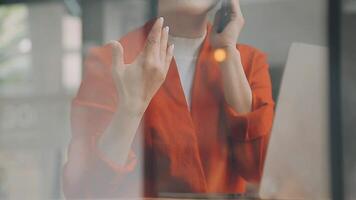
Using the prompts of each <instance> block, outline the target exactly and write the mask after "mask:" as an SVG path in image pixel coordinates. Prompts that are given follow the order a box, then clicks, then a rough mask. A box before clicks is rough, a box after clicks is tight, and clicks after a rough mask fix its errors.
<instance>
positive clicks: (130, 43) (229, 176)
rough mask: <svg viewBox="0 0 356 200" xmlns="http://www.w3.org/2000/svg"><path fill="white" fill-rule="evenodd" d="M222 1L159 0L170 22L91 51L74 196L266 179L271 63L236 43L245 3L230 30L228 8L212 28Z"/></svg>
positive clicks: (76, 119) (208, 187) (75, 110)
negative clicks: (223, 21)
mask: <svg viewBox="0 0 356 200" xmlns="http://www.w3.org/2000/svg"><path fill="white" fill-rule="evenodd" d="M218 2H219V1H218V0H194V1H191V0H180V1H177V0H159V1H158V3H159V8H158V13H159V15H160V16H161V17H159V18H158V19H156V20H152V21H149V22H148V23H146V24H145V25H144V26H143V27H142V28H139V29H137V30H135V31H133V32H130V33H128V34H127V35H126V36H124V37H123V38H121V40H120V41H119V42H118V41H113V42H111V43H110V44H108V45H105V46H103V47H99V48H95V49H93V50H92V51H91V54H90V55H89V56H88V58H87V59H86V62H85V66H86V69H85V70H86V72H85V76H84V78H83V81H82V84H81V87H80V90H79V92H78V94H77V96H76V98H75V99H74V101H73V105H72V131H73V137H72V140H71V144H70V147H69V154H68V155H69V156H68V162H67V163H66V165H65V167H64V176H63V181H64V192H65V194H66V196H67V197H68V198H106V197H120V196H131V195H134V194H133V193H135V192H137V188H139V187H142V190H143V191H142V192H143V194H142V195H143V196H157V195H158V194H159V193H165V192H175V193H179V192H182V193H184V192H188V193H215V194H216V193H244V192H245V184H246V182H257V183H258V181H259V179H260V178H261V173H262V166H263V161H264V155H265V150H266V146H267V141H268V137H269V133H270V129H271V125H272V119H273V107H274V102H273V99H272V95H271V82H270V77H269V73H268V64H267V60H266V56H265V54H263V53H262V52H260V51H259V50H257V49H255V48H253V47H250V46H247V45H242V44H238V45H236V39H238V37H239V34H240V32H241V30H242V27H243V25H244V19H243V16H242V14H241V10H240V6H239V1H238V0H230V4H231V10H230V11H229V12H230V16H231V17H230V21H228V23H227V25H226V26H225V28H224V29H223V31H222V32H219V33H218V31H217V28H216V27H218V24H219V22H220V21H221V20H220V19H221V13H220V12H218V13H217V15H216V17H215V22H214V24H213V26H211V25H210V23H209V22H208V14H209V11H210V10H212V8H214V7H215V6H216V4H217V3H218ZM174 45H175V46H174ZM174 49H175V51H174ZM217 50H218V51H217ZM173 55H174V59H173ZM172 60H173V61H172Z"/></svg>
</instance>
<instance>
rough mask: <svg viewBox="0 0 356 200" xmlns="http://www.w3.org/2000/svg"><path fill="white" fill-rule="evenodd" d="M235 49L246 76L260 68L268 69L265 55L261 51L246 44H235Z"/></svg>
mask: <svg viewBox="0 0 356 200" xmlns="http://www.w3.org/2000/svg"><path fill="white" fill-rule="evenodd" d="M236 48H237V49H238V50H239V52H240V56H241V61H242V64H243V66H244V70H245V72H246V73H247V74H251V73H253V71H256V70H259V69H260V68H268V58H267V54H266V53H265V52H263V51H262V50H260V49H258V48H256V47H253V46H251V45H247V44H237V45H236Z"/></svg>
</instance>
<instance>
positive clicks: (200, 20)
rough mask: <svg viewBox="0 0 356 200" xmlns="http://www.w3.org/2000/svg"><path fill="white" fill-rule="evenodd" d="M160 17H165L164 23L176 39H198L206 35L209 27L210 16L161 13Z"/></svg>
mask: <svg viewBox="0 0 356 200" xmlns="http://www.w3.org/2000/svg"><path fill="white" fill-rule="evenodd" d="M159 16H162V17H164V23H165V25H166V26H169V28H170V29H169V32H170V35H172V36H174V37H185V38H198V37H202V36H204V35H205V32H206V27H207V25H208V15H207V14H203V15H198V16H197V15H194V16H189V15H184V14H180V13H164V12H160V11H159Z"/></svg>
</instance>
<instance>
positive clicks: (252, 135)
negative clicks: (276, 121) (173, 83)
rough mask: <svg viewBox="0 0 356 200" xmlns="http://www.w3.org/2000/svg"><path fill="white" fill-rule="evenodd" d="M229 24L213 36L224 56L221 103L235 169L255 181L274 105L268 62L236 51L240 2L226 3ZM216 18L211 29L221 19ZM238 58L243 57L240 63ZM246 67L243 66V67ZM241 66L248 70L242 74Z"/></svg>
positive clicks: (241, 23)
mask: <svg viewBox="0 0 356 200" xmlns="http://www.w3.org/2000/svg"><path fill="white" fill-rule="evenodd" d="M229 4H230V6H231V11H230V12H231V13H230V21H229V23H228V24H227V25H226V27H225V28H224V29H223V31H222V32H221V33H218V32H214V33H213V34H212V36H211V37H212V38H211V40H212V44H213V47H214V48H216V49H218V48H219V49H222V50H224V52H225V53H226V55H227V57H226V59H225V60H224V61H223V62H221V63H220V70H221V74H222V79H223V81H222V82H223V90H224V97H225V98H224V103H223V107H224V110H225V113H226V116H227V117H226V118H227V123H228V128H229V130H230V133H231V138H232V143H233V145H232V147H233V149H232V151H233V159H234V160H235V165H236V166H235V167H236V169H237V171H238V173H239V175H241V176H242V177H243V178H245V179H246V180H247V181H258V180H259V179H260V177H261V174H262V167H263V161H264V156H265V151H266V147H267V142H268V137H269V132H270V129H271V127H272V119H273V108H274V102H273V99H272V88H271V81H270V77H269V73H268V64H267V59H266V56H265V55H264V54H262V53H261V52H259V51H257V50H254V51H253V52H249V53H248V55H244V56H241V55H240V54H242V53H246V52H242V51H241V52H240V51H239V50H238V48H236V39H238V37H239V35H240V32H241V30H242V28H243V26H244V24H245V21H244V17H243V15H242V12H241V8H240V2H239V0H229ZM221 17H222V16H221V13H220V12H217V14H216V16H215V22H214V26H213V27H214V29H215V30H217V28H216V27H217V26H218V24H219V22H220V19H221ZM241 58H246V60H244V62H242V59H241ZM244 65H246V66H244ZM244 67H245V68H246V69H250V70H249V73H248V75H247V74H245V71H244Z"/></svg>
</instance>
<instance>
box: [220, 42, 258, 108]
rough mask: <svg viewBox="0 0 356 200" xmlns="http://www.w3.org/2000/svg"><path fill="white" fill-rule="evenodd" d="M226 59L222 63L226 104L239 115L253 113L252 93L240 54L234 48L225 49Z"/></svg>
mask: <svg viewBox="0 0 356 200" xmlns="http://www.w3.org/2000/svg"><path fill="white" fill-rule="evenodd" d="M223 50H224V52H226V55H227V56H226V59H225V60H224V61H223V62H221V63H220V70H221V75H222V80H223V87H224V88H223V89H224V96H225V99H226V102H227V103H228V104H229V105H230V106H232V108H234V109H235V110H236V111H238V112H239V113H248V112H250V111H251V105H252V91H251V88H250V84H249V82H248V80H247V78H246V75H245V72H244V69H243V66H242V62H241V56H240V52H239V51H238V50H237V48H236V47H235V45H234V46H228V47H225V48H223Z"/></svg>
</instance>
